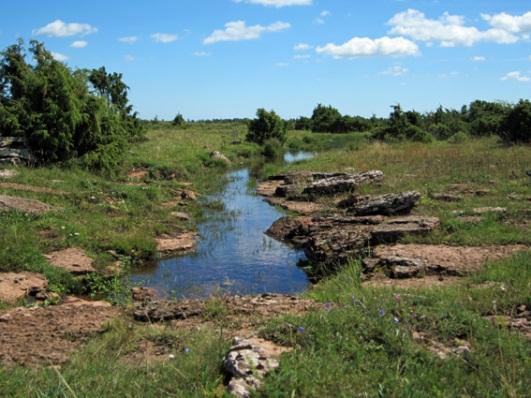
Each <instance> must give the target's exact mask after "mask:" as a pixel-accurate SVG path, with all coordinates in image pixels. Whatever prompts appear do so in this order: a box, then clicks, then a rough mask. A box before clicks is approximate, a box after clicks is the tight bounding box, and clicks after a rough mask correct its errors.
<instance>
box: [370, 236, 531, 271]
mask: <svg viewBox="0 0 531 398" xmlns="http://www.w3.org/2000/svg"><path fill="white" fill-rule="evenodd" d="M525 250H528V248H527V247H526V246H524V245H510V246H479V247H461V246H446V245H419V244H406V245H403V244H397V245H393V246H377V247H375V248H374V251H373V253H372V257H370V258H366V259H364V261H363V264H364V268H365V271H366V272H373V271H374V270H375V269H377V268H380V269H383V270H384V272H385V273H386V274H387V275H388V276H389V277H391V278H397V279H402V278H412V277H417V276H425V275H445V276H463V275H466V274H469V273H471V272H474V271H478V270H479V269H480V268H481V267H482V266H483V264H485V263H486V262H487V261H493V260H498V259H501V258H503V257H508V256H511V255H513V254H514V253H516V252H519V251H525Z"/></svg>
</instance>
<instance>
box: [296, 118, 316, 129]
mask: <svg viewBox="0 0 531 398" xmlns="http://www.w3.org/2000/svg"><path fill="white" fill-rule="evenodd" d="M294 128H295V130H311V129H312V121H311V119H310V118H308V117H305V116H301V117H299V118H298V119H296V120H295V125H294Z"/></svg>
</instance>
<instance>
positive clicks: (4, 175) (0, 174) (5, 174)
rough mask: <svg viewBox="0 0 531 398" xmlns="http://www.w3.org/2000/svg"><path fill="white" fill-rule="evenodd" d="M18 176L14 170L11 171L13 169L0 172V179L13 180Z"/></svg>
mask: <svg viewBox="0 0 531 398" xmlns="http://www.w3.org/2000/svg"><path fill="white" fill-rule="evenodd" d="M17 174H18V171H16V170H13V169H5V170H0V178H6V179H7V178H13V177H16V176H17Z"/></svg>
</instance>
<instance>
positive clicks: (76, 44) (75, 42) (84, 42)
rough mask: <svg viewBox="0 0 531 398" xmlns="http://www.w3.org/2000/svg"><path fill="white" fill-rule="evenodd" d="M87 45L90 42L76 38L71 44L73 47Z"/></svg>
mask: <svg viewBox="0 0 531 398" xmlns="http://www.w3.org/2000/svg"><path fill="white" fill-rule="evenodd" d="M86 46H88V42H87V41H85V40H76V41H74V42H72V44H70V47H72V48H85V47H86Z"/></svg>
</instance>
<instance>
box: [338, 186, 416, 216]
mask: <svg viewBox="0 0 531 398" xmlns="http://www.w3.org/2000/svg"><path fill="white" fill-rule="evenodd" d="M419 200H420V193H418V192H416V191H411V192H402V193H396V194H394V193H391V194H386V195H379V196H357V195H356V196H354V195H353V196H350V197H349V198H348V199H345V200H343V201H341V202H340V203H339V204H338V207H339V208H343V209H347V212H348V213H349V214H354V215H357V216H368V215H376V214H382V215H386V216H391V215H397V214H408V213H410V212H411V209H413V207H415V205H416V204H417V203H418V201H419Z"/></svg>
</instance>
